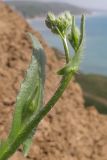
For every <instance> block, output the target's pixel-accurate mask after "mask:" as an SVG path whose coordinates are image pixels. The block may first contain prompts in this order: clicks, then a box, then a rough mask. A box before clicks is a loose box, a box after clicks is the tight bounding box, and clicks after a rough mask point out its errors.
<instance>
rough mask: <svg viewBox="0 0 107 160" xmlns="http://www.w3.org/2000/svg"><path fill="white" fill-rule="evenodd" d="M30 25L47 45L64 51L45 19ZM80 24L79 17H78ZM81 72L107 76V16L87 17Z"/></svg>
mask: <svg viewBox="0 0 107 160" xmlns="http://www.w3.org/2000/svg"><path fill="white" fill-rule="evenodd" d="M28 22H29V23H30V25H31V26H32V27H33V28H34V29H36V30H38V31H39V32H40V33H41V34H42V36H43V38H44V39H45V40H46V41H47V43H48V44H49V45H50V46H52V47H56V48H58V49H60V50H61V51H63V46H62V43H61V41H59V39H58V37H57V36H56V35H53V34H52V33H51V32H50V31H49V30H48V29H47V28H46V26H45V22H44V18H34V19H29V20H28ZM77 23H78V24H79V17H77ZM84 48H85V51H84V56H83V62H82V64H81V71H82V72H83V73H95V74H102V75H107V15H106V14H105V15H100V14H98V15H97V14H95V15H94V16H87V17H86V39H85V47H84Z"/></svg>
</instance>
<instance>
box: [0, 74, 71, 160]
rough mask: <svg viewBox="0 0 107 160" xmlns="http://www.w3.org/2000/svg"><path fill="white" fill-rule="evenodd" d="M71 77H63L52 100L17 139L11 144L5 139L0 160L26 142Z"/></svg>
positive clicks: (5, 158) (30, 121) (21, 131)
mask: <svg viewBox="0 0 107 160" xmlns="http://www.w3.org/2000/svg"><path fill="white" fill-rule="evenodd" d="M72 77H73V74H72V73H69V74H68V75H66V76H63V78H62V80H61V82H60V85H59V87H58V89H57V90H56V92H55V93H54V95H53V96H52V98H51V99H50V100H49V102H48V103H47V104H46V105H45V107H43V108H42V109H41V110H40V112H38V114H36V115H33V116H32V117H31V119H30V120H29V121H28V122H27V123H26V125H25V126H24V127H23V128H21V130H20V131H19V133H18V134H17V137H16V138H15V139H14V140H13V141H12V142H9V140H8V139H7V141H6V143H5V144H4V145H3V146H1V148H0V160H7V159H8V158H9V157H10V156H11V155H12V154H13V153H14V152H15V151H16V150H17V148H18V147H19V146H20V145H21V144H22V143H23V142H24V141H25V140H26V138H27V137H28V136H29V134H30V133H31V131H32V129H33V128H35V126H36V127H37V126H38V124H39V122H40V121H41V120H42V119H43V117H44V116H46V115H47V113H48V112H49V111H50V110H51V108H52V107H53V106H54V105H55V104H56V102H57V101H58V99H59V98H60V97H61V95H62V94H63V92H64V90H65V89H66V87H67V85H68V83H69V82H70V80H71V78H72Z"/></svg>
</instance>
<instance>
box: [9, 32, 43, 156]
mask: <svg viewBox="0 0 107 160" xmlns="http://www.w3.org/2000/svg"><path fill="white" fill-rule="evenodd" d="M29 36H30V38H31V41H32V44H33V53H32V60H31V64H30V66H29V68H28V70H27V73H26V76H25V79H24V81H23V82H22V84H21V89H20V91H19V94H18V96H17V100H16V106H15V112H14V117H13V124H12V128H11V132H10V135H9V141H10V142H12V141H14V139H15V138H16V137H17V134H18V132H19V131H20V130H21V128H22V127H23V126H25V125H26V123H27V122H28V121H29V119H30V118H31V116H32V115H34V114H37V112H39V110H40V108H41V107H42V106H43V90H44V82H45V54H44V50H43V48H42V46H41V44H40V43H39V42H38V40H37V39H36V38H35V37H34V36H33V35H32V34H30V33H29ZM33 134H34V130H33V131H32V132H31V134H30V135H31V136H30V137H28V139H26V141H25V142H24V151H25V152H26V151H28V148H29V145H30V144H31V143H30V140H29V138H30V139H31V140H32V136H33ZM25 154H26V153H25Z"/></svg>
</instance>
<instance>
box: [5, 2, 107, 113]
mask: <svg viewBox="0 0 107 160" xmlns="http://www.w3.org/2000/svg"><path fill="white" fill-rule="evenodd" d="M5 2H6V3H8V4H9V5H10V6H11V7H12V8H13V9H14V10H17V11H18V12H19V14H21V15H22V16H23V17H24V18H25V19H26V20H27V21H28V23H29V24H30V25H31V26H32V27H33V28H34V29H36V30H38V31H39V32H40V33H41V34H42V36H43V38H44V39H45V40H46V41H47V43H48V44H49V46H51V47H52V48H53V49H54V50H55V51H56V52H57V53H61V54H63V46H62V43H61V42H59V39H58V37H56V36H55V35H53V34H52V33H51V32H50V31H49V30H48V29H47V28H46V26H45V22H44V20H45V17H46V14H47V12H48V11H51V12H54V13H55V14H56V15H57V14H59V13H61V12H63V11H66V10H69V11H70V12H71V13H72V14H74V15H76V16H77V24H78V25H79V20H80V15H81V14H83V13H84V14H85V15H86V40H85V47H84V48H85V51H84V52H85V53H84V57H83V62H82V65H81V70H80V72H79V73H78V74H77V75H76V80H77V81H78V82H79V83H80V85H81V87H82V88H83V91H84V97H85V105H86V106H91V105H95V106H96V108H97V109H98V111H99V112H100V113H103V114H107V1H106V0H101V1H98V0H94V1H93V0H66V1H64V0H59V1H57V0H38V1H37V0H27V1H26V0H23V1H21V0H5Z"/></svg>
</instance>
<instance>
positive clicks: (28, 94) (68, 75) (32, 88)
mask: <svg viewBox="0 0 107 160" xmlns="http://www.w3.org/2000/svg"><path fill="white" fill-rule="evenodd" d="M45 22H46V25H47V27H48V28H49V29H50V30H51V31H52V32H53V33H54V34H56V35H58V36H59V37H60V39H61V40H62V43H63V47H64V50H65V59H66V64H65V65H64V67H62V68H61V69H59V71H58V72H57V73H58V75H59V76H61V77H62V79H61V81H60V84H59V86H58V88H57V90H56V91H55V93H54V94H53V96H52V97H51V98H50V100H49V101H48V102H47V104H46V105H44V104H43V98H44V85H45V53H44V49H43V48H42V46H41V44H40V42H39V41H38V40H37V39H36V38H35V37H34V36H33V35H32V34H31V33H29V37H30V39H31V42H32V48H33V49H32V60H31V63H30V66H29V68H28V70H27V72H26V75H25V78H24V80H23V82H22V84H21V88H20V91H19V94H18V96H17V99H16V104H15V111H14V114H13V122H12V127H11V130H10V132H9V135H8V137H7V139H6V140H5V141H3V142H2V141H1V143H0V160H7V159H8V158H9V157H11V156H12V155H13V154H14V152H15V151H16V150H17V149H18V147H19V146H20V145H22V148H23V153H24V155H25V156H27V154H28V152H29V149H30V145H31V143H32V137H33V135H34V134H35V131H36V130H37V127H38V125H39V123H40V121H41V120H42V119H43V118H44V116H46V115H47V113H48V112H49V111H50V110H51V109H52V107H53V106H54V105H55V104H56V102H57V101H58V100H59V98H60V97H61V95H62V94H63V92H64V90H65V89H66V87H67V86H68V84H69V82H70V81H71V79H72V78H73V76H74V75H75V73H76V72H77V71H78V69H79V66H80V62H81V56H82V54H83V50H82V48H83V42H84V32H85V31H84V26H85V24H84V16H82V17H81V22H80V28H78V27H77V25H76V23H75V17H74V16H72V15H71V14H70V12H64V13H63V14H61V15H59V16H58V17H55V15H54V14H52V13H49V14H48V15H47V18H46V20H45ZM68 43H70V45H71V47H72V48H73V51H74V53H73V56H71V54H70V48H69V47H68Z"/></svg>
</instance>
